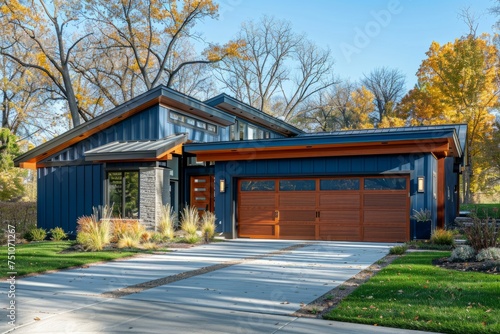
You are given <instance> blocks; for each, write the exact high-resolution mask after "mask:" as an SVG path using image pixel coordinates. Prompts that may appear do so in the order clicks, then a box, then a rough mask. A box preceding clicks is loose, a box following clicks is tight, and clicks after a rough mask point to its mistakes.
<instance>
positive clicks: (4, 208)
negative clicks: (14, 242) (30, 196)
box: [0, 202, 37, 244]
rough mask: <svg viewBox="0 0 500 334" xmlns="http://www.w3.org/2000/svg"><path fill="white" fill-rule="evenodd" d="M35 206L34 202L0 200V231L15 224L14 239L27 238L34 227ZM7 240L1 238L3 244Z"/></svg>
mask: <svg viewBox="0 0 500 334" xmlns="http://www.w3.org/2000/svg"><path fill="white" fill-rule="evenodd" d="M36 211H37V207H36V203H35V202H0V231H6V230H7V227H8V225H11V226H15V228H16V239H18V238H19V237H23V238H24V239H26V240H28V238H27V236H28V234H29V231H30V230H31V229H32V228H33V227H36V214H37V212H36ZM6 242H7V238H5V240H1V243H2V244H4V243H6Z"/></svg>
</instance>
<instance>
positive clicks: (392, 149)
mask: <svg viewBox="0 0 500 334" xmlns="http://www.w3.org/2000/svg"><path fill="white" fill-rule="evenodd" d="M447 149H448V143H445V144H443V143H440V144H427V145H426V146H425V147H423V146H416V145H414V144H406V145H384V146H379V147H373V146H371V147H365V146H363V147H351V148H346V147H330V148H301V149H295V150H276V149H275V148H273V149H263V148H260V149H259V148H257V149H249V150H240V151H236V152H232V151H229V152H228V151H218V152H217V151H213V152H200V153H198V154H197V155H196V158H197V160H198V161H231V160H259V159H283V158H311V157H328V156H353V155H377V154H405V153H410V154H411V153H423V152H442V151H444V150H447Z"/></svg>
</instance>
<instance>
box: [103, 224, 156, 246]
mask: <svg viewBox="0 0 500 334" xmlns="http://www.w3.org/2000/svg"><path fill="white" fill-rule="evenodd" d="M112 226H113V228H112V241H113V242H116V244H117V247H119V248H133V247H137V246H138V245H139V244H140V243H141V241H142V242H147V241H149V238H150V237H151V235H150V233H149V232H147V231H146V227H144V225H142V224H141V222H140V221H139V220H137V219H113V223H112Z"/></svg>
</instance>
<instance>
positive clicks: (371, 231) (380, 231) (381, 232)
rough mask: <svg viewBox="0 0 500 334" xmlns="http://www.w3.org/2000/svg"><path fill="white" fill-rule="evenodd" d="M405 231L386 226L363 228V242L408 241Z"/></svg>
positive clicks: (403, 228)
mask: <svg viewBox="0 0 500 334" xmlns="http://www.w3.org/2000/svg"><path fill="white" fill-rule="evenodd" d="M406 231H407V229H406V227H405V226H401V227H387V226H378V227H377V226H365V227H364V238H363V241H375V242H404V241H408V236H407V232H406Z"/></svg>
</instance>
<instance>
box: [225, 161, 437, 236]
mask: <svg viewBox="0 0 500 334" xmlns="http://www.w3.org/2000/svg"><path fill="white" fill-rule="evenodd" d="M436 171H437V160H436V159H435V158H434V157H433V156H432V155H430V154H406V155H378V156H361V157H358V156H353V157H324V158H323V157H322V158H308V159H281V160H271V159H267V160H253V161H226V162H217V163H216V164H215V203H217V204H216V206H215V215H216V216H217V220H218V221H219V220H220V221H222V227H221V228H220V230H219V232H223V233H225V234H226V235H229V236H232V237H236V235H235V233H236V231H235V229H234V226H235V219H236V217H235V212H236V198H237V191H238V189H237V184H238V182H237V181H238V179H239V178H252V177H255V178H259V177H265V178H275V177H276V178H277V177H328V176H353V175H380V174H384V173H390V174H397V173H402V174H409V175H410V189H409V191H410V212H411V210H412V209H417V210H419V209H421V208H427V209H430V210H431V211H432V213H433V224H434V226H435V224H436V217H437V216H436V207H437V201H436V199H435V198H433V191H432V174H433V172H436ZM418 176H424V177H425V187H426V191H425V192H424V193H417V177H418ZM221 178H224V179H225V181H226V191H225V192H223V193H221V192H220V189H219V180H220V179H221ZM410 233H413V232H410Z"/></svg>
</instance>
